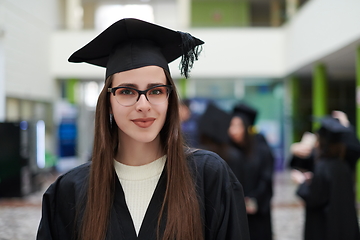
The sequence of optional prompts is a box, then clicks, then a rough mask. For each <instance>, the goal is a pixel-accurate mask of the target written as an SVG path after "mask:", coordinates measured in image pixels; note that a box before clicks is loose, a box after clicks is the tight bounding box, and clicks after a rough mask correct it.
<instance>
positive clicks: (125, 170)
mask: <svg viewBox="0 0 360 240" xmlns="http://www.w3.org/2000/svg"><path fill="white" fill-rule="evenodd" d="M202 44H203V41H201V40H199V39H197V38H195V37H193V36H191V35H190V34H188V33H182V32H178V31H173V30H170V29H167V28H164V27H161V26H158V25H155V24H152V23H148V22H144V21H141V20H138V19H122V20H119V21H117V22H116V23H114V24H113V25H111V26H110V27H109V28H107V29H106V30H104V31H103V32H102V33H100V34H99V35H98V36H97V37H96V38H94V39H93V40H92V41H90V42H89V43H88V44H86V45H85V46H84V47H83V48H81V49H79V50H78V51H76V52H75V53H73V54H72V55H71V57H70V58H69V61H70V62H86V63H90V64H94V65H97V66H101V67H105V68H106V80H105V85H104V88H103V90H102V91H101V93H100V95H99V98H98V103H97V107H96V115H95V138H94V147H93V154H92V160H91V161H90V162H88V163H86V164H83V165H80V166H79V167H76V168H75V169H73V170H70V171H69V172H67V173H65V174H64V175H62V176H60V177H59V178H58V179H57V180H56V181H55V182H54V183H53V184H52V185H51V186H50V187H49V188H48V189H47V191H46V192H45V193H44V196H43V205H42V218H41V221H40V225H39V229H38V233H37V239H38V240H70V239H85V240H88V239H95V240H103V239H116V240H121V239H122V240H132V239H134V240H135V239H146V240H155V239H163V240H168V239H179V240H182V239H191V240H203V239H205V240H207V239H208V240H212V239H214V240H215V239H217V240H224V239H234V240H235V239H239V240H249V232H248V223H247V218H246V211H245V203H244V196H243V189H242V185H241V184H240V183H239V181H238V180H237V179H236V177H235V176H234V174H233V173H232V171H231V170H230V169H229V167H228V166H227V164H226V162H225V161H224V160H222V159H221V158H220V157H219V156H218V155H217V154H215V153H213V152H210V151H205V150H193V149H190V148H188V147H186V146H184V144H183V140H182V137H181V127H180V118H179V111H178V108H179V99H178V95H177V92H176V87H175V84H174V82H173V80H172V79H171V77H170V73H169V67H168V63H169V62H171V61H173V60H175V59H177V58H179V57H181V58H182V60H181V64H180V66H181V73H182V74H184V76H185V77H188V75H189V71H190V68H191V67H192V65H193V62H194V60H197V58H198V55H199V53H200V50H201V49H199V47H200V46H201V45H202Z"/></svg>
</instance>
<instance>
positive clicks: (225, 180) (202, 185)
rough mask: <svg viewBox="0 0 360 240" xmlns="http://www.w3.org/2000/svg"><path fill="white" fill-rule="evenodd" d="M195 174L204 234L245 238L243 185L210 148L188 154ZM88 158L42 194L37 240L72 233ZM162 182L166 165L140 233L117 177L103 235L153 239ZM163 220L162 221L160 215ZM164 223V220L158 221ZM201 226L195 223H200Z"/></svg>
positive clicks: (211, 238)
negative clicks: (135, 225) (108, 218)
mask: <svg viewBox="0 0 360 240" xmlns="http://www.w3.org/2000/svg"><path fill="white" fill-rule="evenodd" d="M188 162H189V165H190V168H191V170H192V171H193V173H194V176H195V182H196V187H197V191H198V195H199V199H200V208H201V214H202V219H203V220H204V227H203V229H202V230H203V231H204V233H205V239H206V240H224V239H234V240H235V239H236V240H249V232H248V223H247V218H246V211H245V203H244V195H243V189H242V186H241V184H240V183H239V181H238V180H237V179H236V177H235V176H234V174H233V173H232V172H231V170H230V169H229V168H228V166H227V164H226V163H225V162H224V161H223V160H222V159H221V158H220V157H219V156H218V155H216V154H215V153H212V152H209V151H204V150H198V151H196V152H194V153H193V154H192V155H191V156H190V157H188ZM90 164H91V163H87V164H84V165H81V166H79V167H77V168H75V169H73V170H71V171H69V172H68V173H66V174H64V175H62V176H60V177H59V178H58V179H57V180H56V181H55V183H53V184H52V185H51V186H50V187H49V188H48V189H47V191H46V192H45V193H44V196H43V206H42V219H41V222H40V225H39V229H38V234H37V239H38V240H67V239H75V238H74V232H75V231H77V229H76V228H77V227H76V226H78V224H74V219H75V214H76V213H75V208H76V207H77V206H82V205H84V201H83V199H84V198H83V197H81V196H82V195H83V192H84V189H85V190H86V185H87V180H88V175H89V169H90ZM165 187H166V174H165V170H164V172H163V173H162V175H161V177H160V179H159V182H158V184H157V187H156V189H155V192H154V194H153V197H152V199H151V201H150V204H149V207H148V209H147V212H146V214H145V217H144V220H143V223H142V226H141V228H140V232H139V235H138V236H136V232H135V228H134V225H133V222H132V219H131V216H130V213H129V210H128V208H127V205H126V202H125V197H124V192H123V190H122V187H121V184H120V182H119V181H118V180H117V181H116V186H115V196H114V202H113V206H112V208H111V212H110V222H109V226H108V231H107V235H106V239H116V240H122V239H123V240H132V239H134V240H135V239H146V240H155V239H156V226H157V220H158V213H159V211H160V208H161V205H162V202H163V198H164V192H165ZM162 222H163V223H164V222H165V221H162ZM160 228H161V229H164V226H160ZM199 230H200V229H199Z"/></svg>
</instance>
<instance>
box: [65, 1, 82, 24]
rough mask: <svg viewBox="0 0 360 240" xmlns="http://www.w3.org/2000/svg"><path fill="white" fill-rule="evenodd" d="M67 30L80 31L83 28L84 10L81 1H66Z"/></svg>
mask: <svg viewBox="0 0 360 240" xmlns="http://www.w3.org/2000/svg"><path fill="white" fill-rule="evenodd" d="M65 9H66V14H65V18H66V19H65V20H66V28H67V29H69V30H79V29H81V28H82V27H83V8H82V5H81V0H66V8H65Z"/></svg>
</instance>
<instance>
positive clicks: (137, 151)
mask: <svg viewBox="0 0 360 240" xmlns="http://www.w3.org/2000/svg"><path fill="white" fill-rule="evenodd" d="M163 155H164V152H163V150H162V146H161V143H160V136H158V137H157V138H155V139H154V141H152V142H149V143H141V142H137V141H131V140H129V139H127V140H126V141H121V140H120V141H119V146H118V151H117V154H116V158H115V159H116V161H118V162H121V163H123V164H125V165H129V166H141V165H145V164H148V163H151V162H153V161H155V160H156V159H158V158H160V157H162V156H163Z"/></svg>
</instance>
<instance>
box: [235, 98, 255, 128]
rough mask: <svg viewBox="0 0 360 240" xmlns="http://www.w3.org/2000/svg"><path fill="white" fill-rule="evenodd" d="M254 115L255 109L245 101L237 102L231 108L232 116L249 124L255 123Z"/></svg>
mask: <svg viewBox="0 0 360 240" xmlns="http://www.w3.org/2000/svg"><path fill="white" fill-rule="evenodd" d="M256 115H257V111H256V110H255V109H254V108H252V107H250V106H249V105H247V104H245V103H239V104H237V105H235V107H234V109H233V116H239V117H241V118H242V119H245V120H246V121H248V123H249V124H250V125H254V124H255V119H256Z"/></svg>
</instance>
